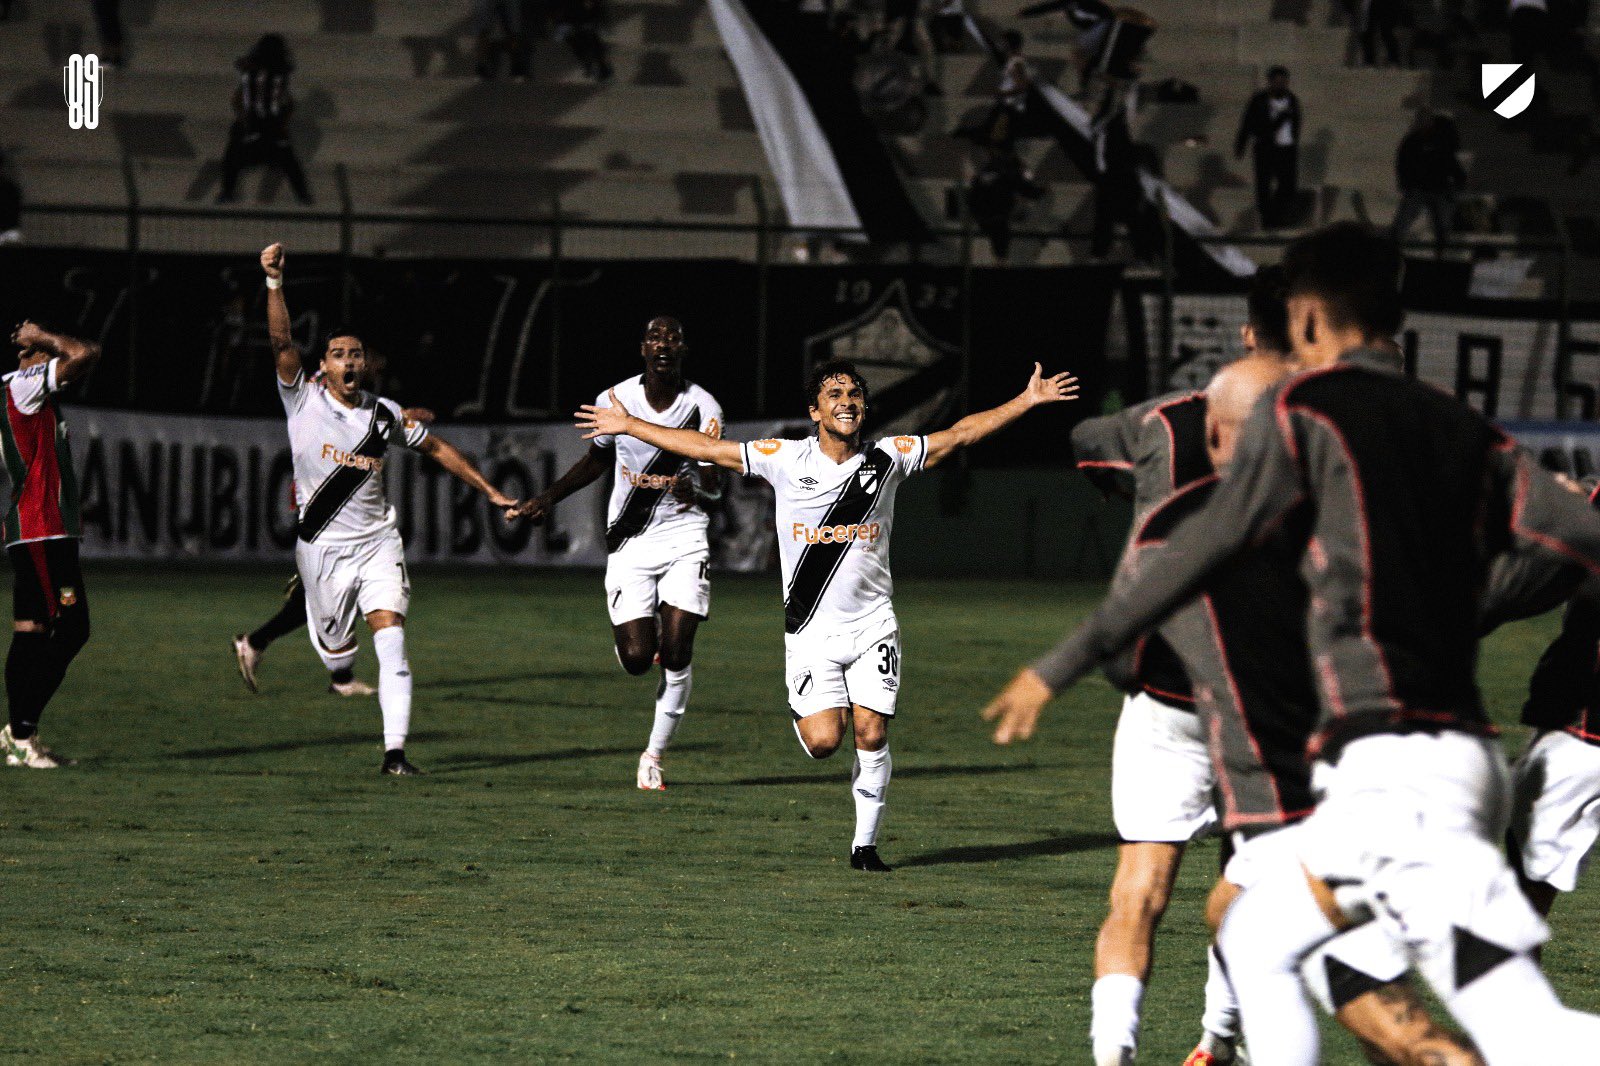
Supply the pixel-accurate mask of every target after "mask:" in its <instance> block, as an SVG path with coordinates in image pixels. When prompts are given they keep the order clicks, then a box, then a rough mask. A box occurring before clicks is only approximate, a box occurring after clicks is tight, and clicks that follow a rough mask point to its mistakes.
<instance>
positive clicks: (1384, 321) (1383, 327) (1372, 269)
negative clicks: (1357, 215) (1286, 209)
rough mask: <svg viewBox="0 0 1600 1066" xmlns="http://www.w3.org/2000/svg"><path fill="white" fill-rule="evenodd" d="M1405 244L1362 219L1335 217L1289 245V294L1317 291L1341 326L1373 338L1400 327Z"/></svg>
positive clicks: (1285, 265)
mask: <svg viewBox="0 0 1600 1066" xmlns="http://www.w3.org/2000/svg"><path fill="white" fill-rule="evenodd" d="M1402 264H1403V260H1402V259H1401V257H1400V248H1399V246H1398V245H1396V244H1395V243H1394V241H1392V240H1390V239H1389V238H1388V237H1385V236H1383V235H1382V234H1380V233H1378V232H1377V231H1375V230H1373V229H1372V228H1371V227H1370V226H1366V225H1363V224H1362V223H1360V222H1335V223H1333V224H1332V225H1331V226H1324V227H1323V228H1322V229H1319V230H1316V231H1315V232H1312V233H1308V234H1306V235H1305V236H1304V237H1301V238H1300V239H1299V240H1297V241H1295V242H1294V243H1293V244H1291V245H1289V247H1288V250H1287V251H1285V252H1284V256H1283V270H1284V276H1285V280H1286V288H1285V295H1286V297H1294V296H1315V297H1317V298H1318V299H1320V300H1321V301H1322V302H1323V304H1324V305H1325V306H1326V307H1327V310H1328V319H1329V324H1330V325H1332V326H1333V327H1334V328H1335V329H1352V328H1353V329H1359V330H1361V332H1362V333H1364V334H1366V335H1367V336H1369V337H1391V336H1393V335H1394V334H1396V333H1398V332H1400V324H1401V322H1403V321H1404V320H1405V309H1404V307H1403V306H1402V305H1401V302H1400V280H1401V268H1402Z"/></svg>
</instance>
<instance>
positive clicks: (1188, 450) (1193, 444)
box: [1156, 393, 1214, 489]
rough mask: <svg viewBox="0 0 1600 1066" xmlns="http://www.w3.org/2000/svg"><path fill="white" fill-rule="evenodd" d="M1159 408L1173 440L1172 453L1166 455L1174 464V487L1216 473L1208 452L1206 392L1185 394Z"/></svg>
mask: <svg viewBox="0 0 1600 1066" xmlns="http://www.w3.org/2000/svg"><path fill="white" fill-rule="evenodd" d="M1156 411H1157V412H1158V413H1159V414H1160V416H1161V420H1162V421H1163V422H1165V423H1166V424H1167V433H1168V435H1169V437H1170V439H1171V441H1172V454H1171V455H1170V456H1168V457H1167V461H1168V462H1169V463H1170V465H1171V474H1172V487H1173V488H1174V489H1181V488H1183V487H1184V486H1185V485H1187V484H1188V483H1189V482H1191V481H1197V480H1199V479H1200V478H1203V477H1206V476H1207V475H1209V474H1211V473H1214V471H1213V470H1212V467H1211V456H1210V455H1209V454H1208V453H1207V452H1206V398H1205V394H1204V393H1196V394H1195V395H1193V396H1185V397H1184V398H1183V399H1181V400H1174V401H1172V402H1171V403H1166V404H1162V405H1161V406H1160V407H1158V408H1156Z"/></svg>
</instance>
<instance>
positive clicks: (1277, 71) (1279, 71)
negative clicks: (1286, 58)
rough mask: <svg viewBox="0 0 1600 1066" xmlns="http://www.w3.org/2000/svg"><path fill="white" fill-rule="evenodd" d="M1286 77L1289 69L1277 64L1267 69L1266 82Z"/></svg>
mask: <svg viewBox="0 0 1600 1066" xmlns="http://www.w3.org/2000/svg"><path fill="white" fill-rule="evenodd" d="M1288 76H1289V68H1288V67H1286V66H1284V65H1283V64H1281V63H1280V64H1278V65H1277V66H1275V67H1268V68H1267V80H1268V81H1271V80H1272V79H1273V78H1287V77H1288Z"/></svg>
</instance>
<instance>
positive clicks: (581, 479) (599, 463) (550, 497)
mask: <svg viewBox="0 0 1600 1066" xmlns="http://www.w3.org/2000/svg"><path fill="white" fill-rule="evenodd" d="M610 469H611V456H610V454H609V453H608V451H607V449H605V448H597V447H595V446H593V445H591V446H590V447H589V450H588V451H586V452H584V453H583V455H582V456H581V457H580V458H579V459H578V461H577V462H575V463H573V464H572V465H571V466H570V467H568V468H567V472H566V473H565V474H562V475H561V476H560V477H558V478H556V479H555V480H554V481H552V482H551V483H550V486H549V487H548V488H547V489H545V490H544V491H543V492H541V493H539V494H538V495H537V496H535V497H533V498H532V499H531V500H529V501H528V502H527V503H526V504H525V505H523V511H522V513H523V514H524V515H525V516H526V517H528V518H530V519H532V520H533V523H534V524H535V525H538V524H539V523H540V522H543V521H544V520H545V518H546V516H548V515H549V513H550V508H552V507H554V506H555V505H556V504H558V503H560V502H561V501H562V500H564V499H566V498H567V497H568V496H571V495H572V494H573V493H574V492H578V491H580V490H582V489H585V488H587V487H589V486H590V485H592V484H594V483H595V482H596V481H598V480H600V478H601V477H602V476H604V475H605V472H606V471H607V470H610Z"/></svg>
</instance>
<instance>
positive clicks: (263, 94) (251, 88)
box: [217, 33, 312, 204]
mask: <svg viewBox="0 0 1600 1066" xmlns="http://www.w3.org/2000/svg"><path fill="white" fill-rule="evenodd" d="M234 65H235V66H236V67H238V68H239V85H238V87H237V88H235V89H234V90H233V114H234V120H233V127H232V128H231V129H230V130H229V131H228V148H227V150H226V151H225V152H223V154H222V192H221V193H220V194H218V196H217V202H218V203H221V204H226V203H232V202H233V201H234V200H236V199H238V194H237V186H238V183H239V172H240V171H241V170H243V169H244V168H245V167H248V166H267V167H276V168H277V169H278V170H280V171H282V172H283V176H284V177H285V178H287V179H288V180H289V187H290V188H291V189H293V190H294V195H295V199H297V200H299V201H300V202H301V203H303V204H309V203H311V202H312V201H311V190H310V189H309V188H307V187H306V175H305V171H303V170H301V169H300V160H299V159H298V158H297V157H296V156H295V154H294V146H293V145H292V144H290V143H289V116H290V115H292V114H293V113H294V97H293V96H291V95H290V93H289V75H290V73H291V72H293V70H294V63H293V62H291V61H290V59H289V46H288V45H287V44H286V43H285V42H284V39H283V36H282V35H281V34H277V33H268V34H265V35H263V36H262V38H261V39H260V40H259V41H257V42H256V43H255V45H254V46H253V47H252V48H251V49H250V51H249V52H247V53H245V55H244V56H242V57H241V58H240V59H239V60H238V61H237V62H236V63H235V64H234Z"/></svg>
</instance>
